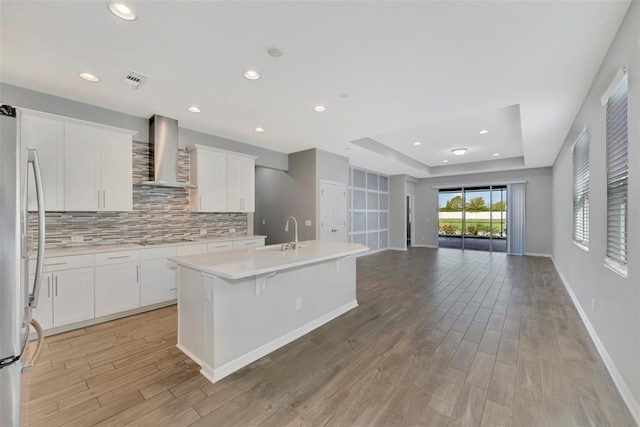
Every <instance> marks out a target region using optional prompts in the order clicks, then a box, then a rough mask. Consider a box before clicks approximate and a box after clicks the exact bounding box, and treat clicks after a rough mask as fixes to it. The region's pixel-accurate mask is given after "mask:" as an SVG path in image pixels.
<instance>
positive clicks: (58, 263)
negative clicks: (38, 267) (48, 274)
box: [44, 262, 66, 267]
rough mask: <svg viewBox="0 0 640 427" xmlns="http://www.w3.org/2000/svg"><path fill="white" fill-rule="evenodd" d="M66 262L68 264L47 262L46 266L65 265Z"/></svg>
mask: <svg viewBox="0 0 640 427" xmlns="http://www.w3.org/2000/svg"><path fill="white" fill-rule="evenodd" d="M65 264H66V262H54V263H52V264H45V265H44V267H49V266H52V265H65Z"/></svg>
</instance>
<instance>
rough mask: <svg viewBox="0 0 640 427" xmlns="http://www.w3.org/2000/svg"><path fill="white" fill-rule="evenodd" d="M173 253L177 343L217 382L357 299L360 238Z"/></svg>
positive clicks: (355, 304)
mask: <svg viewBox="0 0 640 427" xmlns="http://www.w3.org/2000/svg"><path fill="white" fill-rule="evenodd" d="M300 246H301V247H299V248H298V249H288V250H285V251H283V250H281V246H280V245H273V246H265V247H261V248H251V249H239V250H233V251H227V252H222V253H205V254H197V255H188V256H179V257H174V258H170V260H171V261H174V262H176V263H177V264H178V266H179V268H180V272H179V291H178V348H179V349H180V350H182V351H183V352H184V353H185V354H187V355H188V356H189V357H190V358H191V359H193V360H194V361H195V362H197V363H198V364H199V365H200V366H201V367H202V369H201V371H200V372H201V373H202V374H203V375H204V376H205V377H206V378H207V379H209V380H210V381H212V382H216V381H218V380H220V379H222V378H224V377H226V376H227V375H229V374H231V373H233V372H235V371H237V370H238V369H240V368H242V367H244V366H246V365H248V364H249V363H251V362H253V361H255V360H257V359H259V358H261V357H263V356H265V355H267V354H269V353H271V352H272V351H274V350H276V349H278V348H280V347H282V346H284V345H286V344H288V343H290V342H291V341H293V340H295V339H297V338H299V337H301V336H303V335H305V334H307V333H309V332H310V331H312V330H313V329H315V328H317V327H319V326H321V325H323V324H325V323H327V322H329V321H330V320H332V319H334V318H336V317H338V316H340V315H341V314H343V313H345V312H347V311H349V310H351V309H353V308H355V307H357V306H358V302H357V300H356V262H355V255H356V254H359V253H362V252H365V251H367V248H366V247H365V246H363V245H360V244H352V243H343V242H330V241H319V240H314V241H308V242H301V244H300Z"/></svg>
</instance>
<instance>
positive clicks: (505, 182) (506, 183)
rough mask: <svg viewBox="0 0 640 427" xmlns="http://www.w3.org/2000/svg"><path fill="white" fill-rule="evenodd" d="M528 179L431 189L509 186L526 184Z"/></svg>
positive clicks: (433, 187)
mask: <svg viewBox="0 0 640 427" xmlns="http://www.w3.org/2000/svg"><path fill="white" fill-rule="evenodd" d="M526 183H527V180H526V179H516V180H513V181H497V182H484V181H483V182H482V184H478V183H470V184H455V183H454V184H447V185H434V186H432V187H431V189H432V190H441V189H442V190H448V189H450V188H470V187H486V186H488V185H509V184H526Z"/></svg>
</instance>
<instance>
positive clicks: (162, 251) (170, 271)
mask: <svg viewBox="0 0 640 427" xmlns="http://www.w3.org/2000/svg"><path fill="white" fill-rule="evenodd" d="M176 254H177V248H176V247H175V246H172V247H168V248H150V249H142V250H141V251H140V274H141V278H142V280H141V285H140V305H142V306H145V305H151V304H156V303H160V302H164V301H170V300H174V299H176V298H177V297H178V265H177V264H176V263H174V262H171V261H168V260H167V258H168V257H172V256H176Z"/></svg>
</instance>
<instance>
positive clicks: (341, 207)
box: [320, 181, 347, 242]
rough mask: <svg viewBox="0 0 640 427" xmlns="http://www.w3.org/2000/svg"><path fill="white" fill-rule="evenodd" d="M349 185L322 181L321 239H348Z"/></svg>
mask: <svg viewBox="0 0 640 427" xmlns="http://www.w3.org/2000/svg"><path fill="white" fill-rule="evenodd" d="M346 229H347V186H346V185H345V184H339V183H334V182H325V181H321V182H320V240H333V241H337V242H346V241H347V232H346Z"/></svg>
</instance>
